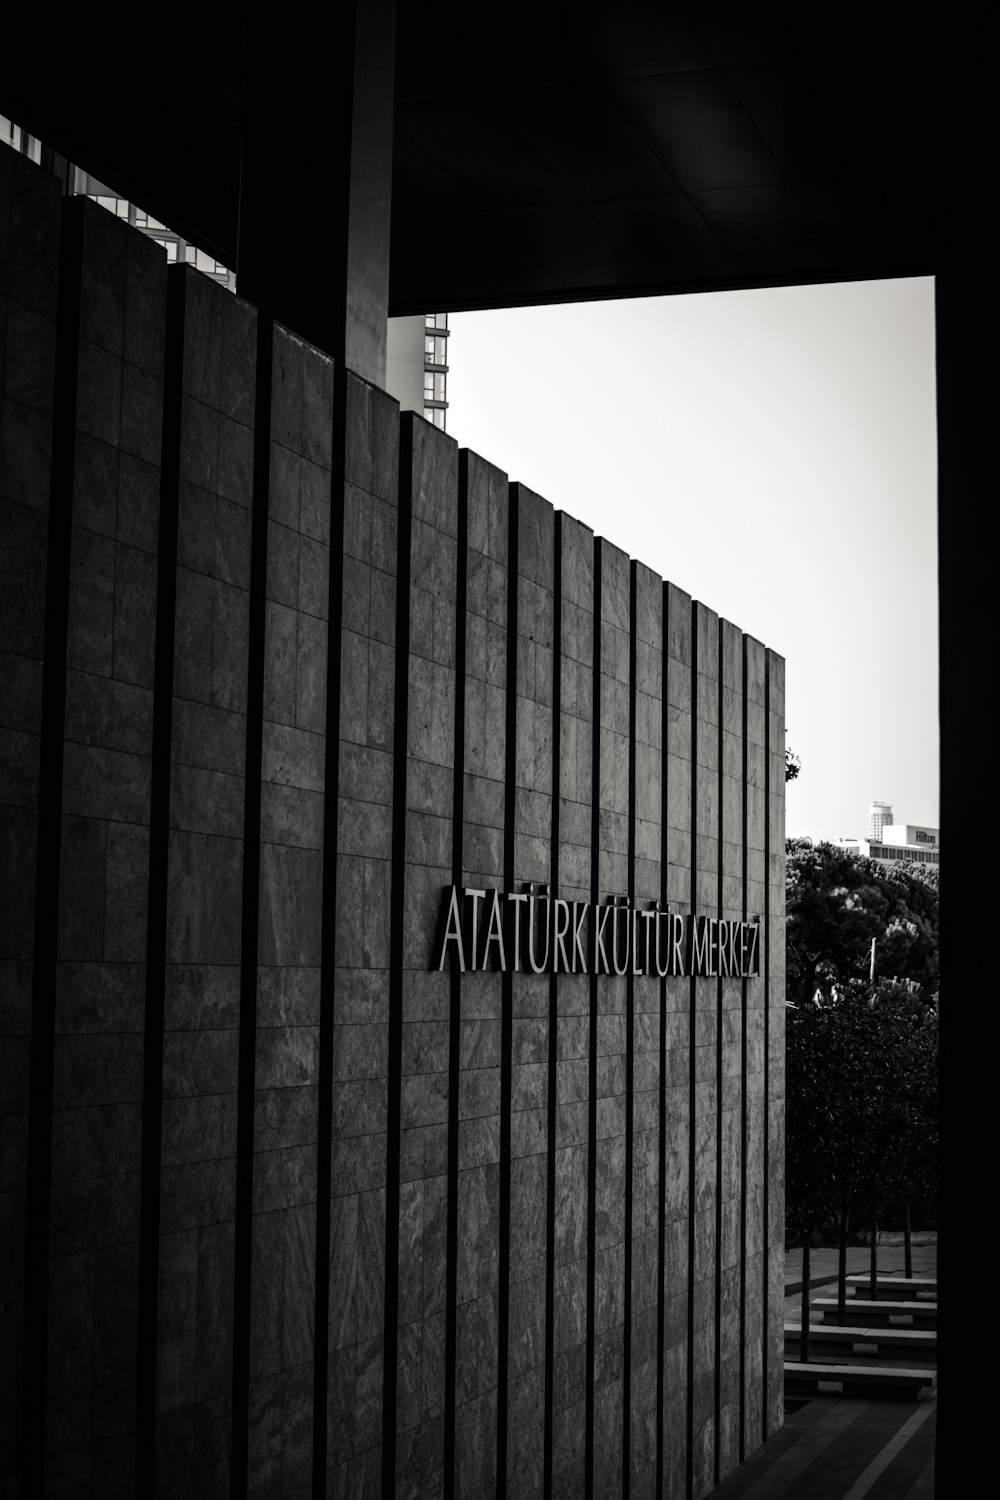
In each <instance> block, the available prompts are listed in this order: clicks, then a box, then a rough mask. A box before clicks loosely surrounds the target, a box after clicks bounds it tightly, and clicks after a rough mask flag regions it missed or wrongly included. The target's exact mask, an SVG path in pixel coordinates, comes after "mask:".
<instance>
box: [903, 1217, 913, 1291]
mask: <svg viewBox="0 0 1000 1500" xmlns="http://www.w3.org/2000/svg"><path fill="white" fill-rule="evenodd" d="M903 1253H904V1255H905V1256H906V1275H907V1276H912V1275H913V1247H912V1245H911V1244H910V1205H909V1204H908V1203H905V1204H904V1205H903Z"/></svg>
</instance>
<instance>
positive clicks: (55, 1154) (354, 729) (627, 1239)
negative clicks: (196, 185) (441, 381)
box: [0, 106, 784, 1500]
mask: <svg viewBox="0 0 1000 1500" xmlns="http://www.w3.org/2000/svg"><path fill="white" fill-rule="evenodd" d="M53 107H55V106H53ZM0 190H2V203H3V209H2V216H0V222H2V225H3V228H4V241H3V251H4V258H3V267H4V269H3V276H4V280H3V283H2V287H0V291H2V296H3V299H4V300H3V306H4V310H5V314H6V319H5V327H6V360H5V363H4V366H3V369H4V379H5V385H4V393H3V396H4V406H3V423H4V425H3V457H4V471H3V478H2V490H0V549H2V555H3V558H4V563H5V579H4V592H3V608H2V619H0V623H2V638H0V648H2V652H3V672H4V682H5V688H4V693H3V712H4V716H5V717H4V725H5V728H4V757H5V765H6V766H7V767H8V775H7V778H6V781H5V783H4V786H5V791H4V799H5V801H4V806H3V809H2V813H3V818H4V836H3V843H2V850H3V859H4V862H5V864H4V871H3V873H4V901H3V906H2V929H0V942H2V950H0V959H2V970H0V977H2V983H3V1005H2V1008H0V1017H2V1023H3V1026H4V1028H5V1033H6V1034H5V1037H4V1039H3V1042H2V1046H3V1053H4V1070H5V1071H4V1080H5V1082H4V1101H3V1108H4V1110H5V1111H6V1113H5V1114H4V1116H3V1122H2V1123H3V1136H2V1149H3V1168H4V1177H3V1192H4V1205H5V1207H4V1215H3V1221H2V1236H3V1239H2V1245H0V1252H2V1257H3V1275H4V1278H5V1285H6V1287H7V1288H8V1289H9V1292H10V1295H9V1296H8V1297H7V1299H6V1301H5V1302H4V1306H3V1318H4V1320H5V1321H4V1326H3V1328H2V1330H0V1341H2V1347H3V1350H4V1356H3V1362H2V1364H3V1368H2V1374H3V1380H4V1388H3V1391H2V1393H0V1395H2V1400H0V1411H2V1415H3V1422H4V1424H5V1426H4V1429H3V1438H2V1447H3V1451H4V1453H5V1454H14V1455H15V1458H14V1459H13V1460H12V1462H13V1464H14V1465H15V1469H16V1473H17V1476H18V1480H17V1482H19V1483H22V1484H23V1488H24V1491H25V1493H32V1494H48V1493H51V1494H53V1495H55V1494H60V1495H61V1494H70V1493H72V1494H81V1495H82V1494H94V1495H97V1494H100V1495H101V1496H104V1497H111V1496H119V1495H126V1494H128V1495H133V1494H138V1495H143V1494H153V1493H154V1492H155V1493H156V1494H158V1495H162V1496H164V1497H175V1496H176V1497H177V1500H182V1497H183V1500H188V1497H190V1496H195V1495H205V1496H211V1497H213V1500H215V1497H219V1496H223V1495H227V1494H231V1495H232V1496H234V1497H238V1496H241V1495H243V1494H249V1495H254V1496H262V1497H263V1496H268V1497H269V1496H272V1495H274V1496H277V1495H296V1496H302V1495H306V1494H310V1495H320V1494H324V1495H325V1494H330V1495H361V1494H371V1495H375V1494H378V1493H380V1492H382V1493H393V1492H395V1493H398V1494H400V1495H406V1496H413V1497H417V1496H424V1495H426V1496H431V1495H438V1494H442V1493H443V1494H446V1495H451V1494H454V1495H474V1496H477V1497H478V1496H480V1495H484V1494H492V1493H499V1494H509V1495H518V1496H520V1495H525V1496H535V1495H537V1496H541V1495H543V1494H550V1493H559V1494H570V1493H574V1494H576V1493H578V1494H580V1495H585V1494H586V1495H591V1494H593V1495H607V1494H622V1493H625V1492H628V1493H633V1494H636V1495H638V1494H643V1495H652V1494H662V1495H666V1496H670V1497H684V1496H689V1495H695V1496H701V1495H704V1494H706V1493H707V1492H708V1491H709V1490H711V1488H712V1487H713V1485H714V1484H716V1483H717V1482H718V1481H719V1479H720V1477H724V1476H725V1475H726V1474H727V1473H728V1472H730V1471H731V1470H732V1469H733V1468H734V1467H735V1466H736V1465H737V1464H738V1463H739V1462H740V1460H741V1459H742V1458H743V1457H746V1456H748V1455H749V1454H750V1453H752V1452H753V1450H754V1449H755V1448H757V1447H758V1446H759V1445H760V1443H761V1442H763V1441H764V1440H765V1438H766V1437H767V1436H768V1435H769V1434H771V1433H773V1432H775V1431H776V1430H777V1428H778V1427H779V1426H780V1424H781V1407H782V1400H781V1396H782V1302H783V1287H782V1272H783V1246H784V1241H783V1187H782V1174H783V1137H782V1122H783V1099H782V1087H783V1085H782V1079H783V1001H784V946H783V944H784V939H783V931H784V756H783V750H784V741H783V732H784V717H783V710H784V664H783V661H782V659H781V657H780V656H777V655H776V654H775V653H774V652H772V651H770V650H768V649H766V648H765V646H763V645H762V644H761V643H759V642H758V641H756V640H754V639H753V638H752V637H750V636H747V635H744V634H743V633H742V632H741V631H740V629H739V628H738V627H737V626H736V625H734V624H731V623H730V622H729V621H728V620H726V619H724V618H722V617H721V616H720V615H719V614H718V613H716V611H715V610H714V609H713V608H711V607H709V605H706V604H702V603H700V602H697V601H693V600H692V599H691V598H690V597H689V596H688V595H687V594H686V593H685V592H684V591H683V589H681V588H680V587H677V586H676V585H675V584H674V583H673V582H668V581H665V580H664V579H663V578H661V577H660V576H658V574H657V573H655V572H654V571H652V570H651V569H650V568H649V567H647V566H646V565H645V564H644V563H643V562H641V561H634V560H630V559H629V558H628V557H627V556H626V555H625V554H624V553H623V552H621V551H620V550H619V549H618V548H616V547H615V546H614V544H613V541H610V540H607V539H604V538H602V537H595V536H594V534H593V533H592V532H591V531H590V530H589V529H588V528H587V527H586V526H583V525H581V524H580V523H579V522H578V521H576V520H574V519H573V517H572V516H570V515H568V514H566V513H565V512H562V511H559V510H556V509H554V508H553V506H552V505H551V504H549V503H548V502H547V501H546V500H545V499H544V498H542V497H541V496H540V495H537V494H535V493H533V492H532V491H531V490H530V489H528V488H527V487H525V486H524V485H522V484H512V483H510V482H509V481H508V478H507V476H506V475H505V474H504V473H503V472H502V471H501V470H500V469H498V468H496V467H495V466H493V465H492V464H491V463H489V462H487V461H486V460H485V459H483V458H481V457H480V456H478V455H477V454H475V453H471V452H468V451H465V450H459V449H458V447H457V445H456V444H455V442H454V441H453V440H452V439H451V438H449V437H447V436H446V435H445V434H444V433H442V432H440V431H439V430H437V429H436V428H435V427H433V426H432V425H430V424H428V423H427V422H425V421H423V420H422V419H420V418H418V417H414V416H412V415H403V416H402V417H401V416H400V412H399V409H398V407H397V405H396V403H395V402H394V401H393V400H392V399H391V398H390V397H388V396H387V395H386V394H385V393H384V392H383V391H382V390H381V389H380V388H379V385H378V383H377V380H375V379H372V380H367V379H364V378H361V376H360V375H356V374H354V373H352V371H351V370H350V369H345V365H344V359H343V358H342V357H341V358H338V359H336V360H335V359H334V358H333V357H332V356H331V355H330V353H328V352H324V351H323V350H321V349H320V348H318V347H316V345H315V344H314V343H311V342H309V341H307V340H305V339H304V338H302V337H301V336H299V334H298V333H296V332H294V331H291V330H290V329H289V328H288V327H287V326H285V325H284V323H282V322H281V321H279V320H277V319H275V318H274V317H272V316H270V315H269V314H267V313H266V312H265V311H264V310H263V306H262V308H261V310H258V307H257V306H255V305H254V304H253V302H252V301H248V300H243V299H242V298H240V297H237V296H233V295H231V294H229V293H228V292H226V291H225V290H223V289H222V288H221V287H219V286H218V285H216V284H215V283H214V282H212V281H209V280H208V279H207V278H205V277H202V276H200V275H199V274H198V273H196V272H195V271H194V270H193V269H191V268H188V267H172V268H169V269H168V267H167V264H166V261H165V259H164V257H163V255H162V253H161V251H160V250H159V249H158V248H157V246H156V245H154V244H153V243H151V242H150V241H149V240H148V239H146V238H144V237H143V236H142V235H141V234H140V233H139V232H138V231H137V230H135V229H133V228H130V227H129V225H128V224H127V223H124V222H122V221H121V220H120V219H116V218H115V217H114V216H113V215H111V214H109V213H107V212H106V211H105V210H104V209H102V208H100V207H98V206H97V205H95V204H93V203H92V202H90V201H87V200H83V199H74V198H66V197H61V195H60V186H59V183H58V181H57V180H56V179H55V178H54V177H53V176H50V175H48V174H47V173H46V172H45V171H43V170H42V169H40V168H39V167H37V166H35V165H33V164H32V163H30V162H28V161H26V160H25V159H24V158H23V157H19V156H15V155H14V154H13V153H9V152H4V153H3V156H2V159H0ZM248 280H251V281H252V278H250V277H248ZM359 295H360V294H359ZM352 305H354V304H352ZM349 342H350V341H349V339H348V345H349ZM613 500H614V496H613V495H609V496H608V503H609V513H610V512H611V510H612V505H613ZM722 602H724V601H722Z"/></svg>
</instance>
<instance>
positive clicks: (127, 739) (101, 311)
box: [46, 203, 166, 1483]
mask: <svg viewBox="0 0 1000 1500" xmlns="http://www.w3.org/2000/svg"><path fill="white" fill-rule="evenodd" d="M64 214H65V216H66V217H65V226H64V232H69V231H68V226H69V224H70V223H72V224H73V226H74V231H73V232H74V233H75V235H76V236H78V243H79V245H80V261H79V270H78V273H76V272H70V273H68V274H78V275H79V296H80V301H79V325H78V338H77V340H76V344H75V349H74V350H72V351H67V352H66V355H65V357H66V359H67V360H71V359H72V358H73V357H74V355H75V358H76V370H77V380H78V385H77V401H76V411H75V422H74V426H73V431H72V432H61V433H57V441H58V442H59V443H60V445H61V446H62V448H63V454H64V463H63V465H61V466H60V472H61V473H63V474H64V475H65V480H66V482H67V483H68V484H69V485H70V487H71V489H70V493H69V494H67V495H65V496H60V501H59V503H60V510H61V513H62V515H63V516H64V518H65V521H64V524H68V525H69V527H70V535H69V577H68V601H67V602H68V635H67V650H66V662H67V679H66V683H65V693H66V697H65V700H64V717H63V724H62V731H63V736H64V740H63V765H62V796H61V805H62V810H63V842H62V861H61V872H60V921H59V937H58V949H57V952H58V960H59V963H58V965H57V968H58V967H61V966H62V965H64V964H65V965H71V966H72V970H71V973H72V978H69V976H68V975H67V979H66V981H63V980H62V978H61V976H59V974H58V973H57V977H56V987H57V991H56V992H57V1000H56V1017H55V1025H56V1036H55V1047H54V1057H53V1061H54V1082H55V1091H54V1098H53V1105H54V1109H53V1117H52V1130H53V1135H52V1157H51V1167H50V1170H51V1182H52V1186H51V1197H50V1209H51V1214H52V1219H51V1228H50V1241H49V1249H50V1255H51V1261H50V1270H49V1275H50V1303H49V1319H48V1340H49V1367H50V1369H52V1370H54V1371H58V1380H57V1382H56V1384H53V1383H52V1382H51V1381H50V1384H49V1392H48V1413H49V1420H48V1422H47V1431H46V1447H47V1451H48V1461H49V1464H50V1465H52V1464H56V1465H68V1466H70V1467H72V1468H73V1469H74V1470H76V1471H77V1472H80V1473H85V1472H86V1473H89V1474H90V1476H91V1480H92V1482H93V1483H98V1482H99V1481H98V1478H97V1475H98V1473H100V1472H101V1471H102V1469H105V1468H106V1466H107V1465H108V1464H109V1463H110V1461H111V1460H110V1455H111V1453H112V1451H115V1452H117V1454H118V1459H119V1461H120V1462H121V1463H122V1464H123V1465H124V1468H125V1470H126V1471H127V1470H128V1469H129V1468H130V1466H131V1464H132V1463H133V1462H134V1449H135V1407H134V1401H133V1399H132V1383H131V1380H130V1378H129V1376H128V1375H127V1374H126V1371H128V1369H129V1367H130V1366H131V1367H132V1368H134V1365H135V1360H136V1339H137V1296H136V1291H137V1282H138V1238H139V1235H138V1227H139V1225H138V1221H139V1183H140V1167H141V1160H140V1142H141V1129H140V1123H141V1098H142V1050H143V1029H144V1026H143V1010H144V1004H143V1002H144V981H145V973H144V961H145V957H146V878H147V869H148V860H149V821H150V801H149V796H150V766H151V755H152V750H153V741H152V697H153V691H152V690H153V649H154V644H155V612H156V555H155V554H156V538H155V537H153V536H149V535H147V536H143V537H141V538H136V537H135V536H134V534H133V533H132V530H131V528H130V517H129V516H128V507H127V503H123V499H122V494H121V490H122V485H121V477H122V467H123V465H124V464H126V463H127V462H134V463H143V464H150V465H151V468H152V470H153V473H154V475H155V473H156V471H157V470H158V466H159V459H160V441H161V411H162V402H163V346H162V339H161V340H160V341H159V342H157V341H155V340H154V341H150V342H148V343H146V342H144V341H143V340H142V338H141V337H140V336H139V330H138V329H137V327H136V322H137V316H138V315H139V309H140V308H141V307H142V305H143V303H144V302H145V301H146V300H147V299H148V304H149V309H150V312H151V313H152V315H153V317H154V318H156V317H157V316H158V318H159V321H160V323H161V324H162V318H163V308H164V301H165V288H166V277H165V266H164V265H163V262H162V257H161V256H160V255H159V253H158V252H157V251H156V250H155V248H154V247H153V246H152V245H150V244H149V243H148V242H142V243H140V244H138V245H137V244H135V243H134V239H135V237H134V236H132V235H130V234H129V233H128V231H127V229H126V228H125V226H124V225H122V224H121V223H119V222H118V221H116V220H115V219H114V218H112V217H111V216H110V215H109V214H107V213H105V212H103V211H102V210H101V209H99V208H98V207H97V206H96V205H93V204H90V203H75V204H69V205H67V206H66V209H65V210H64ZM140 322H141V318H140ZM126 385H127V386H128V387H129V388H130V389H132V388H135V387H141V388H142V390H143V393H144V396H143V402H144V410H143V421H142V424H141V430H140V426H138V425H136V424H133V423H129V422H128V421H126V423H125V426H124V427H123V426H122V418H123V416H125V415H126V414H127V412H128V410H129V404H128V402H127V401H126V400H125V399H124V397H123V388H124V386H126ZM68 419H69V412H68V411H66V412H64V416H63V418H62V420H68ZM154 482H155V481H154ZM137 540H138V541H139V543H140V545H135V542H136V541H137ZM81 970H82V971H83V972H85V974H86V978H85V980H83V982H84V983H85V984H86V987H87V992H88V994H89V996H90V997H91V1004H90V1005H89V1006H88V1007H87V1011H86V1020H85V1022H84V1024H83V1025H82V1026H81V1025H80V1011H79V1008H78V1006H77V1003H76V1001H77V996H76V994H75V993H74V991H75V988H76V984H77V983H79V982H80V981H81V978H82V974H81ZM123 987H124V988H125V989H126V990H127V992H128V995H129V999H130V1001H131V1004H130V1005H129V1006H128V1007H127V1008H126V1009H123V1007H122V1004H121V997H122V991H123ZM109 1274H110V1275H112V1276H116V1277H118V1278H120V1291H121V1300H120V1303H119V1304H118V1305H116V1299H115V1296H114V1289H113V1282H112V1283H109V1281H108V1277H109ZM81 1277H83V1282H82V1283H80V1278H81ZM81 1285H82V1286H85V1290H84V1291H83V1298H84V1308H85V1309H86V1313H85V1318H86V1328H84V1327H83V1325H82V1323H81V1315H82V1314H83V1309H77V1308H74V1306H73V1300H72V1294H71V1292H70V1288H79V1286H81ZM81 1339H82V1340H84V1346H83V1347H81V1345H80V1342H79V1341H80V1340H81ZM92 1346H93V1347H94V1348H96V1349H98V1350H99V1351H100V1373H101V1381H100V1385H99V1386H95V1384H94V1382H93V1379H92V1371H91V1368H90V1350H91V1347H92Z"/></svg>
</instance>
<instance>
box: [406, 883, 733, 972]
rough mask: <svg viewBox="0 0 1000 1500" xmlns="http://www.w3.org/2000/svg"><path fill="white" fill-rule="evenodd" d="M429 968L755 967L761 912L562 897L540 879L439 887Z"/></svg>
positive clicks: (699, 969)
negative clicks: (720, 912) (493, 886)
mask: <svg viewBox="0 0 1000 1500" xmlns="http://www.w3.org/2000/svg"><path fill="white" fill-rule="evenodd" d="M431 966H432V968H434V969H439V970H440V969H444V968H446V967H449V966H450V967H451V968H456V969H458V970H459V971H460V972H461V973H463V974H466V973H475V972H476V970H485V969H492V970H499V971H500V972H504V971H505V970H507V969H512V970H514V971H515V972H523V973H530V974H591V973H596V974H617V975H619V976H621V975H625V974H632V975H634V976H635V977H637V978H638V977H640V976H643V975H646V976H650V977H653V978H659V979H666V978H668V977H674V976H680V975H696V976H698V975H704V976H705V977H710V976H716V977H721V978H723V979H752V978H756V976H757V975H759V974H760V918H759V917H756V916H755V917H754V918H753V920H752V921H750V922H741V921H727V920H726V919H725V918H723V917H708V916H701V915H699V914H697V913H682V912H675V911H672V910H671V908H670V905H669V903H668V904H667V905H665V906H664V905H662V904H661V903H660V902H659V901H657V902H655V903H653V904H652V905H650V906H649V907H647V908H640V907H638V906H635V907H633V906H632V905H631V903H630V900H629V897H628V896H610V897H609V898H608V899H607V900H606V901H603V902H598V903H594V902H591V901H566V900H564V899H563V898H562V897H561V896H550V895H549V888H548V886H547V885H534V884H532V885H527V886H525V888H524V890H523V891H508V892H503V891H497V890H486V889H482V888H479V887H476V886H458V885H450V886H447V885H446V886H445V887H444V888H443V891H442V901H441V917H440V921H439V923H438V932H437V937H436V939H435V942H434V955H433V959H432V965H431Z"/></svg>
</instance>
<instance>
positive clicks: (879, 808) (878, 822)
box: [868, 802, 892, 839]
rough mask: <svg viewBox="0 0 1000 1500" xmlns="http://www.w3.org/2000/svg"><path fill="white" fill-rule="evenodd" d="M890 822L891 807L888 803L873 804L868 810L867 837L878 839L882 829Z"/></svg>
mask: <svg viewBox="0 0 1000 1500" xmlns="http://www.w3.org/2000/svg"><path fill="white" fill-rule="evenodd" d="M891 822H892V805H891V803H889V802H873V803H872V805H871V807H870V808H869V809H868V837H869V838H870V839H880V838H881V837H882V829H883V828H885V827H886V826H887V825H888V824H889V823H891Z"/></svg>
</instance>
